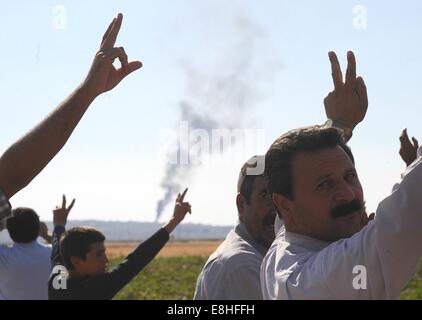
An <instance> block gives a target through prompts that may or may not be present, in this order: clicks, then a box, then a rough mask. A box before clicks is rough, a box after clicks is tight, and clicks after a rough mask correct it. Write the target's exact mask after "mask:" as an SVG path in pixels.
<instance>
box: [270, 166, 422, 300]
mask: <svg viewBox="0 0 422 320" xmlns="http://www.w3.org/2000/svg"><path fill="white" fill-rule="evenodd" d="M421 185H422V158H419V159H418V161H416V162H415V163H413V164H412V165H411V166H410V167H409V168H408V169H407V170H406V172H405V174H404V175H403V180H402V181H401V183H400V184H399V185H398V186H397V189H396V190H395V191H394V192H393V193H392V194H391V195H390V196H389V197H387V198H386V199H385V200H384V201H382V202H381V203H380V204H379V206H378V209H377V215H376V218H375V220H374V221H372V222H370V223H369V225H368V226H366V227H365V228H364V229H363V230H361V231H360V232H358V233H356V234H355V235H354V236H353V237H351V238H349V239H345V240H341V241H337V242H334V243H333V244H331V245H330V246H328V247H326V248H325V249H323V250H322V251H319V252H318V253H316V254H313V255H310V256H307V257H306V258H304V259H303V260H301V261H298V263H297V264H296V266H295V267H294V268H291V269H290V270H279V274H278V276H277V277H278V280H280V279H282V281H280V282H279V281H277V282H278V284H277V285H278V286H279V287H282V290H285V292H286V296H287V298H290V299H313V298H316V299H397V298H399V295H400V293H401V291H402V290H403V288H404V287H405V286H406V284H407V283H408V282H409V281H410V280H411V278H412V277H413V275H414V274H415V273H416V271H417V269H418V266H419V259H420V258H421V256H422V232H421V230H422V188H421Z"/></svg>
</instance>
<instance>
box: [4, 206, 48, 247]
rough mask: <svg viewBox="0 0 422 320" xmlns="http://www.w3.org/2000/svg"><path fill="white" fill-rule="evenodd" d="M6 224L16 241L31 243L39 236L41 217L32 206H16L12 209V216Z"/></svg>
mask: <svg viewBox="0 0 422 320" xmlns="http://www.w3.org/2000/svg"><path fill="white" fill-rule="evenodd" d="M6 225H7V231H9V235H10V238H12V240H13V241H14V242H16V243H30V242H32V241H35V240H36V239H37V238H38V234H39V230H40V218H39V217H38V214H37V213H36V212H35V211H34V210H32V209H30V208H16V209H14V210H13V211H12V217H10V218H9V219H7V222H6Z"/></svg>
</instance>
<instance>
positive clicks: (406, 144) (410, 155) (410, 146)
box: [400, 129, 419, 167]
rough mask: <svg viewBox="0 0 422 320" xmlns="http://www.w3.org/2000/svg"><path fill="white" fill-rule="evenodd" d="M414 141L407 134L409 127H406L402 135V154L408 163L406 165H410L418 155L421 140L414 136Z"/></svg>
mask: <svg viewBox="0 0 422 320" xmlns="http://www.w3.org/2000/svg"><path fill="white" fill-rule="evenodd" d="M412 141H413V143H412V142H411V141H410V139H409V136H408V135H407V129H404V130H403V132H402V134H401V136H400V156H401V158H402V159H403V161H404V162H405V163H406V167H408V166H410V165H411V164H412V162H413V161H415V160H416V158H417V157H418V148H419V142H418V140H416V138H415V137H412Z"/></svg>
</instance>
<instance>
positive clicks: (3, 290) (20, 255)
mask: <svg viewBox="0 0 422 320" xmlns="http://www.w3.org/2000/svg"><path fill="white" fill-rule="evenodd" d="M12 215H13V216H12V217H11V218H10V219H8V220H7V224H6V226H7V231H8V232H9V235H10V238H11V239H12V240H13V242H14V243H13V245H12V246H0V299H5V300H47V298H48V295H47V293H48V289H47V281H48V277H49V275H50V271H51V263H50V256H51V246H49V245H45V244H41V243H39V242H38V241H37V238H38V235H41V234H42V232H41V228H40V226H41V225H40V220H39V217H38V215H37V213H36V212H35V211H34V210H32V209H29V208H17V209H14V210H13V214H12Z"/></svg>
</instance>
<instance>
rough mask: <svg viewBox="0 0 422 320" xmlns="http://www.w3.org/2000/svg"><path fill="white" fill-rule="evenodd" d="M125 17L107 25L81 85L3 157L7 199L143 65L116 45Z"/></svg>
mask: <svg viewBox="0 0 422 320" xmlns="http://www.w3.org/2000/svg"><path fill="white" fill-rule="evenodd" d="M122 19H123V16H122V14H119V15H118V16H117V18H115V19H114V20H113V21H112V23H111V24H110V26H109V27H108V29H107V31H106V33H105V34H104V37H103V40H102V43H101V46H100V49H99V51H98V53H97V54H96V55H95V58H94V61H93V63H92V66H91V69H90V71H89V73H88V75H87V77H86V79H85V80H84V81H83V82H82V84H81V85H80V86H78V88H77V89H76V90H75V91H74V92H73V93H72V94H71V95H70V96H69V97H68V98H67V99H66V100H65V101H63V102H62V103H61V104H60V105H59V106H58V107H57V108H56V109H55V110H54V111H53V112H52V113H50V114H49V115H48V116H47V117H46V118H45V119H44V120H43V121H41V122H40V123H39V124H38V125H37V126H35V127H34V128H33V129H32V130H31V131H30V132H28V133H27V134H26V135H25V136H24V137H23V138H21V139H20V140H18V141H17V142H16V143H14V144H13V145H12V146H11V147H10V148H9V149H7V150H6V152H5V153H4V154H3V155H2V156H1V157H0V188H1V189H2V190H3V191H4V194H5V195H6V197H7V198H11V197H12V196H13V195H14V194H16V193H17V192H18V191H19V190H21V189H22V188H24V187H25V186H26V185H28V184H29V183H30V182H31V181H32V179H34V178H35V177H36V176H37V175H38V174H39V173H40V172H41V170H43V169H44V167H45V166H46V165H47V164H48V163H49V162H50V161H51V159H53V158H54V156H55V155H56V154H57V153H58V152H59V151H60V150H61V148H62V147H63V146H64V145H65V143H66V142H67V140H68V139H69V137H70V135H71V134H72V132H73V130H74V129H75V127H76V126H77V124H78V123H79V121H80V120H81V118H82V116H83V115H84V113H85V111H86V110H87V109H88V107H89V106H90V104H91V103H92V102H93V101H94V99H95V98H96V97H98V96H99V95H100V94H102V93H104V92H106V91H109V90H111V89H113V88H114V87H115V86H117V85H118V84H119V82H120V81H122V80H123V79H124V78H125V77H126V76H127V75H129V74H130V73H131V72H133V71H135V70H137V69H139V68H140V67H141V66H142V64H141V62H139V61H133V62H128V57H127V55H126V53H125V51H124V49H123V48H122V47H114V44H115V42H116V38H117V34H118V32H119V29H120V26H121V24H122ZM116 58H118V59H119V60H120V62H121V68H120V69H118V70H117V69H116V68H115V67H114V66H113V62H114V60H115V59H116Z"/></svg>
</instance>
